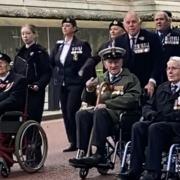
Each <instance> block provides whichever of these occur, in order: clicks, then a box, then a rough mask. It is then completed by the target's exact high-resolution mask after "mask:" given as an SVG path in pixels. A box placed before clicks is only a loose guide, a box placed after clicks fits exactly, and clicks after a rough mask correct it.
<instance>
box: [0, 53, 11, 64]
mask: <svg viewBox="0 0 180 180" xmlns="http://www.w3.org/2000/svg"><path fill="white" fill-rule="evenodd" d="M0 60H1V61H6V62H7V63H10V62H11V58H10V57H9V56H8V55H7V54H4V53H0Z"/></svg>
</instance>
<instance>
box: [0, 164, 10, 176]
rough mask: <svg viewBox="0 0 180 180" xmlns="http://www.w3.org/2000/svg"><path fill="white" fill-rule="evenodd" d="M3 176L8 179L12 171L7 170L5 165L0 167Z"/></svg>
mask: <svg viewBox="0 0 180 180" xmlns="http://www.w3.org/2000/svg"><path fill="white" fill-rule="evenodd" d="M0 172H1V176H2V177H4V178H7V177H8V176H9V174H10V169H9V168H6V167H5V166H4V165H3V164H1V165H0Z"/></svg>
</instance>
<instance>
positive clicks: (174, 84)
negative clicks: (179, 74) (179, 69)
mask: <svg viewBox="0 0 180 180" xmlns="http://www.w3.org/2000/svg"><path fill="white" fill-rule="evenodd" d="M171 86H177V88H176V92H177V91H179V90H180V81H179V82H177V83H171Z"/></svg>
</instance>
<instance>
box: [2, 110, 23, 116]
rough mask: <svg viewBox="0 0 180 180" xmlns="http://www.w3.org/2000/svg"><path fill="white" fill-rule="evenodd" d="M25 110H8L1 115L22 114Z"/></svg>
mask: <svg viewBox="0 0 180 180" xmlns="http://www.w3.org/2000/svg"><path fill="white" fill-rule="evenodd" d="M22 115H23V112H21V111H7V112H5V113H4V114H2V115H1V117H2V116H22Z"/></svg>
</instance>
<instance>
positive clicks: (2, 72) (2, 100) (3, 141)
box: [0, 53, 27, 171]
mask: <svg viewBox="0 0 180 180" xmlns="http://www.w3.org/2000/svg"><path fill="white" fill-rule="evenodd" d="M10 62H11V58H10V57H9V56H8V55H6V54H4V53H0V116H2V115H3V113H5V112H7V111H23V110H24V106H25V97H26V87H27V83H26V79H25V78H24V77H23V76H21V75H19V74H15V73H14V72H13V71H11V68H10ZM11 118H12V117H11ZM4 120H6V119H4ZM10 140H12V139H11V135H10V134H7V133H6V134H4V133H1V132H0V165H1V164H4V166H5V167H6V168H7V170H8V171H9V170H10V167H11V166H12V165H13V163H14V161H13V156H12V153H13V149H14V148H12V147H10V145H9V144H10Z"/></svg>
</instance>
